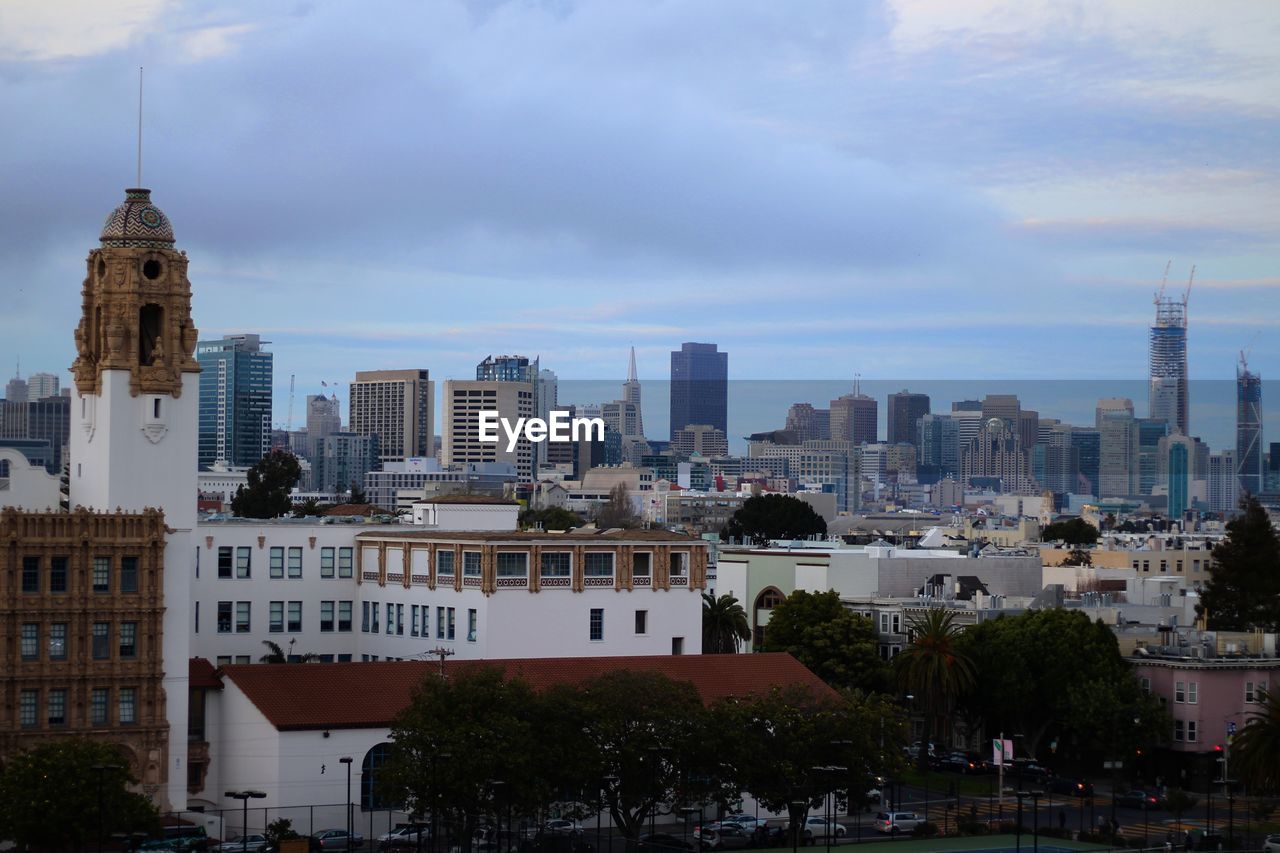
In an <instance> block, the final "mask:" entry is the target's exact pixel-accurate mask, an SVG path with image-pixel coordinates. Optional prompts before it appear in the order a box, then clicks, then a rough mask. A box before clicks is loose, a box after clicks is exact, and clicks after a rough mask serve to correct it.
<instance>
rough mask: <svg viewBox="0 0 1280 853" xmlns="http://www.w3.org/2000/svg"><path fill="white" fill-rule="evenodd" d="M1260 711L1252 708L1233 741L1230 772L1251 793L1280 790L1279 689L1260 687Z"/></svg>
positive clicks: (1279, 791) (1273, 792)
mask: <svg viewBox="0 0 1280 853" xmlns="http://www.w3.org/2000/svg"><path fill="white" fill-rule="evenodd" d="M1258 698H1259V700H1260V702H1261V703H1262V704H1261V706H1260V708H1261V709H1260V710H1257V711H1251V712H1250V713H1249V718H1248V720H1247V721H1246V724H1245V727H1244V728H1243V729H1242V730H1241V731H1239V732H1238V733H1237V734H1236V736H1235V740H1233V741H1232V743H1231V773H1232V775H1234V776H1235V777H1236V778H1237V779H1239V780H1240V781H1242V782H1244V783H1245V787H1246V789H1247V790H1249V791H1250V792H1252V793H1259V794H1261V793H1270V794H1276V793H1280V688H1272V689H1270V690H1260V691H1259V697H1258Z"/></svg>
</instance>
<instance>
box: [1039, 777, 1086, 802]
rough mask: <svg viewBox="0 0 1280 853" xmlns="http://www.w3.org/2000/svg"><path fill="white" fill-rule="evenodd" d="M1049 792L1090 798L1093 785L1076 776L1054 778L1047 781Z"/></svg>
mask: <svg viewBox="0 0 1280 853" xmlns="http://www.w3.org/2000/svg"><path fill="white" fill-rule="evenodd" d="M1049 790H1050V791H1052V792H1053V793H1055V794H1067V795H1069V796H1072V797H1092V796H1093V783H1092V782H1090V781H1089V780H1088V779H1084V778H1081V777H1078V776H1055V777H1053V778H1052V779H1050V780H1049Z"/></svg>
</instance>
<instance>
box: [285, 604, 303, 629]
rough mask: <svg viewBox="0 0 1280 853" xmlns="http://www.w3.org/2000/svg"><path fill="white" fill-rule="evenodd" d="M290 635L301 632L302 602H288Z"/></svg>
mask: <svg viewBox="0 0 1280 853" xmlns="http://www.w3.org/2000/svg"><path fill="white" fill-rule="evenodd" d="M288 630H289V631H290V633H294V632H297V631H301V630H302V602H301V601H290V602H289V626H288Z"/></svg>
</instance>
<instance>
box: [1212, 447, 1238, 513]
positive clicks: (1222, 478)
mask: <svg viewBox="0 0 1280 853" xmlns="http://www.w3.org/2000/svg"><path fill="white" fill-rule="evenodd" d="M1208 480H1209V483H1208V493H1209V509H1211V510H1213V511H1214V512H1230V511H1231V510H1234V509H1235V508H1236V507H1237V505H1238V504H1239V501H1240V475H1239V474H1238V473H1237V466H1236V452H1235V451H1234V450H1224V451H1222V452H1221V453H1211V454H1209V477H1208Z"/></svg>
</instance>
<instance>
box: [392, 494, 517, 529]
mask: <svg viewBox="0 0 1280 853" xmlns="http://www.w3.org/2000/svg"><path fill="white" fill-rule="evenodd" d="M519 516H520V505H519V504H517V503H515V502H510V503H496V502H491V503H462V502H460V501H425V502H422V503H415V504H414V505H413V523H414V524H416V525H418V526H419V527H438V528H440V529H442V530H515V529H516V526H517V525H516V521H517V519H518V518H519Z"/></svg>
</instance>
